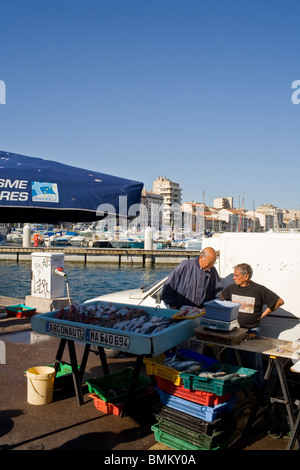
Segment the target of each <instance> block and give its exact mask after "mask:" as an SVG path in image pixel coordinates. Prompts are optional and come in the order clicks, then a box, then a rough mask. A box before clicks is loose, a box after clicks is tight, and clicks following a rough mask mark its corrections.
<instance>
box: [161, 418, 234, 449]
mask: <svg viewBox="0 0 300 470" xmlns="http://www.w3.org/2000/svg"><path fill="white" fill-rule="evenodd" d="M156 419H157V421H158V425H159V429H160V430H161V431H163V432H166V433H168V434H170V435H172V436H175V437H178V438H179V439H184V440H185V441H186V442H189V443H190V444H194V445H195V446H198V447H201V448H204V449H207V450H209V449H212V448H213V447H217V446H222V445H224V444H226V445H227V443H228V441H230V439H231V438H232V434H233V432H234V430H235V426H234V425H232V426H231V427H230V428H227V429H226V430H225V429H222V430H219V431H215V432H214V433H213V434H212V435H211V436H209V435H207V434H203V433H201V432H199V431H198V432H197V431H192V430H191V429H189V428H187V427H184V426H181V425H178V424H176V423H173V422H172V421H169V420H166V419H164V418H162V417H161V416H159V415H158V416H156Z"/></svg>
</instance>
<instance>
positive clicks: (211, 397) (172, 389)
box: [155, 376, 231, 406]
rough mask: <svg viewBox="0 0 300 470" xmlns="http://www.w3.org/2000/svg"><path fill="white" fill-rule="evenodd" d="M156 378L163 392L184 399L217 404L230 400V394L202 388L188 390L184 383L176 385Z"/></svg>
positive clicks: (204, 403) (208, 404) (211, 404)
mask: <svg viewBox="0 0 300 470" xmlns="http://www.w3.org/2000/svg"><path fill="white" fill-rule="evenodd" d="M155 380H156V382H157V387H158V388H159V389H160V390H162V391H163V392H165V393H169V394H170V395H174V396H175V397H179V398H183V399H184V400H188V401H192V402H194V403H199V404H200V405H206V406H215V405H218V404H219V403H224V402H226V401H229V400H230V398H231V395H230V394H227V395H223V396H219V395H216V394H215V393H210V392H204V391H202V390H187V389H186V388H184V387H183V386H182V385H174V383H173V382H171V381H170V380H166V379H163V378H162V377H159V376H155Z"/></svg>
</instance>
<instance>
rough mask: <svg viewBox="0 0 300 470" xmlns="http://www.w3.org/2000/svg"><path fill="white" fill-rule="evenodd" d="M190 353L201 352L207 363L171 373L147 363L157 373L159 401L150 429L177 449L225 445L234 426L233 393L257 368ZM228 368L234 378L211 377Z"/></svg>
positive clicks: (211, 447)
mask: <svg viewBox="0 0 300 470" xmlns="http://www.w3.org/2000/svg"><path fill="white" fill-rule="evenodd" d="M190 354H193V355H194V356H195V355H196V356H200V357H201V362H202V364H203V362H206V366H204V367H203V368H202V369H200V370H197V371H194V372H191V373H189V372H179V373H178V372H177V371H174V370H173V371H172V372H171V371H170V372H169V374H168V376H167V374H166V372H165V371H164V370H162V367H163V366H162V365H161V364H158V366H156V367H155V365H153V370H150V369H149V367H148V373H149V370H150V371H151V372H152V373H154V376H155V380H156V384H157V387H156V391H157V393H158V396H159V402H160V406H159V408H158V411H157V413H155V417H156V420H157V423H156V424H155V425H153V426H152V428H151V429H152V430H153V431H154V434H155V439H156V441H158V442H161V443H163V444H166V445H167V446H169V447H171V448H172V449H175V450H217V449H226V448H227V447H228V444H229V443H230V441H231V439H232V436H233V433H234V430H235V424H234V420H233V419H232V417H233V411H234V406H235V403H236V400H237V399H236V396H235V394H234V393H235V392H236V391H238V390H241V389H242V388H243V387H245V386H248V385H249V384H250V383H251V382H252V376H253V375H254V373H255V372H256V371H252V370H250V369H245V368H235V367H234V366H227V365H225V364H221V363H219V362H218V361H216V360H214V359H212V358H209V357H206V356H201V355H199V354H197V353H195V352H193V351H190ZM225 368H226V374H227V371H228V374H227V375H229V373H230V374H231V379H230V378H229V379H228V380H223V382H222V379H221V378H218V377H216V378H213V377H211V378H209V376H212V375H214V374H215V372H218V371H221V370H224V369H225ZM228 368H229V369H228ZM238 369H239V370H238ZM146 372H147V364H146ZM176 372H177V373H176ZM207 372H209V373H207ZM199 373H200V374H201V373H202V374H203V377H201V375H200V377H199V375H198V374H199ZM232 374H234V375H235V380H234V379H233V376H232ZM236 374H240V375H241V376H238V377H237V376H236ZM217 375H218V374H217ZM174 379H175V380H174ZM221 382H222V383H221Z"/></svg>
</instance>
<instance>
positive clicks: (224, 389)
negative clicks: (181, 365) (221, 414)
mask: <svg viewBox="0 0 300 470" xmlns="http://www.w3.org/2000/svg"><path fill="white" fill-rule="evenodd" d="M222 370H225V371H226V373H228V374H241V377H236V378H232V379H228V380H224V379H222V378H221V377H205V376H202V377H201V376H200V377H199V376H198V375H196V374H188V373H184V372H182V373H181V374H180V377H181V379H182V381H183V387H184V388H186V389H188V390H204V391H207V392H212V393H215V394H216V395H226V394H228V393H235V392H238V391H239V390H242V389H243V388H245V387H249V386H250V385H251V384H252V381H253V378H254V375H255V374H256V372H257V371H256V370H254V369H247V368H245V367H239V366H234V365H231V364H220V363H217V364H214V365H213V366H211V367H210V368H209V369H206V370H205V373H209V372H212V373H215V372H220V371H222Z"/></svg>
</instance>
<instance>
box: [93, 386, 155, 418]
mask: <svg viewBox="0 0 300 470" xmlns="http://www.w3.org/2000/svg"><path fill="white" fill-rule="evenodd" d="M152 393H153V390H152V389H147V390H146V391H145V393H144V394H143V395H140V396H139V397H137V398H134V402H133V403H132V404H131V405H130V407H129V410H134V409H135V408H138V407H139V406H142V405H143V406H144V405H145V398H148V397H149V396H150V395H152ZM89 397H91V398H93V400H94V405H95V407H96V408H97V410H98V411H102V413H105V414H109V415H112V414H113V415H116V416H120V414H121V413H122V411H123V407H124V403H117V404H116V403H108V402H107V401H104V400H102V399H101V398H99V396H98V395H97V394H96V393H91V394H89Z"/></svg>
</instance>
